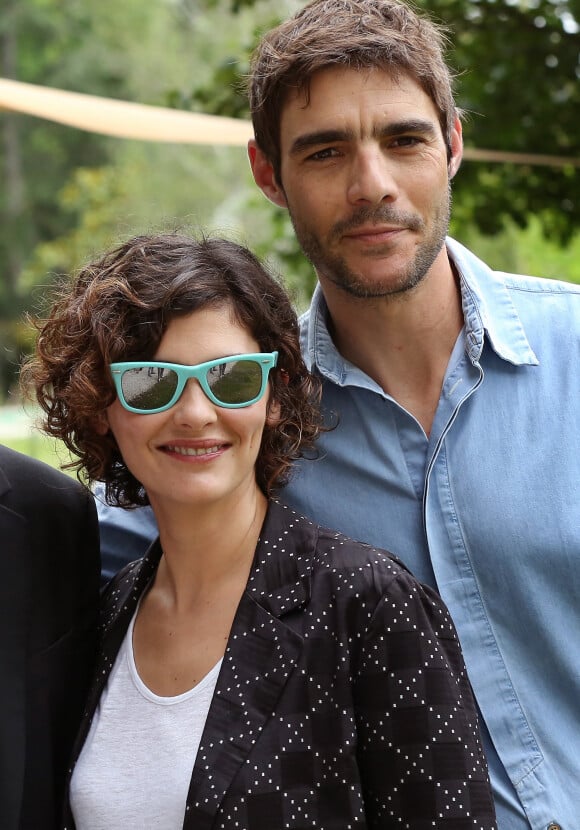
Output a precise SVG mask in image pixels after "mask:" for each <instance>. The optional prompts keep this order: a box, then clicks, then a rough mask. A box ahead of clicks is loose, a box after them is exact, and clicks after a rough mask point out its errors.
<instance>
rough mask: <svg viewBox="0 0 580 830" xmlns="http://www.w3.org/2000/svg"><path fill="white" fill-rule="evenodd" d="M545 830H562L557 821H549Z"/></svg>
mask: <svg viewBox="0 0 580 830" xmlns="http://www.w3.org/2000/svg"><path fill="white" fill-rule="evenodd" d="M546 830H562V825H561V824H558V822H557V821H551V822H550V824H548V826H547V828H546Z"/></svg>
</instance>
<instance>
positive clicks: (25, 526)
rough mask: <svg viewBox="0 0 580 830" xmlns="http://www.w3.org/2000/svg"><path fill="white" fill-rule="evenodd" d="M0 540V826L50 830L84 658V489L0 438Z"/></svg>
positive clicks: (90, 608) (92, 642) (90, 519)
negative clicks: (0, 444) (0, 442)
mask: <svg viewBox="0 0 580 830" xmlns="http://www.w3.org/2000/svg"><path fill="white" fill-rule="evenodd" d="M0 538H1V540H2V541H1V543H0V567H1V571H2V578H1V579H0V666H1V667H2V683H1V684H0V827H2V830H29V829H30V830H32V828H34V830H45V829H46V830H52V828H54V827H55V826H57V825H58V821H59V813H60V808H61V803H62V794H63V790H64V780H65V774H66V769H67V766H68V762H69V756H70V750H71V745H72V741H73V738H74V735H75V733H76V730H77V728H78V722H79V719H80V716H81V713H82V708H83V705H84V699H85V696H86V690H87V686H88V681H89V678H90V674H91V672H92V668H93V664H94V653H95V647H96V624H97V613H98V589H99V552H98V549H99V543H98V542H99V536H98V524H97V518H96V510H95V505H94V500H93V497H92V496H91V494H90V493H89V492H88V491H87V490H86V489H85V488H84V487H82V486H81V485H80V484H79V483H78V482H76V481H74V480H73V479H71V478H70V477H69V476H66V475H64V474H63V473H61V472H59V471H57V470H55V469H53V468H51V467H49V466H48V465H46V464H43V463H41V462H39V461H36V460H34V459H32V458H29V457H28V456H24V455H21V454H20V453H16V452H14V451H12V450H10V449H8V448H6V447H3V446H0Z"/></svg>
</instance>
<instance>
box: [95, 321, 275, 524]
mask: <svg viewBox="0 0 580 830" xmlns="http://www.w3.org/2000/svg"><path fill="white" fill-rule="evenodd" d="M259 351H260V347H259V345H258V343H257V341H256V340H255V339H254V337H253V336H252V335H251V334H250V333H249V331H248V330H247V329H246V328H244V327H243V326H241V325H240V324H239V323H237V322H235V320H234V319H233V316H232V314H231V311H230V309H229V307H228V306H224V307H222V308H217V309H216V308H207V309H201V310H199V311H194V312H192V313H191V314H188V315H187V316H184V317H177V318H175V319H174V320H172V322H171V323H170V324H169V326H168V327H167V330H166V332H165V334H164V335H163V338H162V340H161V342H160V344H159V348H158V349H157V351H156V353H155V356H154V360H156V361H165V362H168V363H179V364H183V365H186V366H192V365H195V364H198V363H205V362H206V361H210V360H215V359H217V358H221V357H227V356H230V355H239V354H244V353H245V354H248V353H254V352H259ZM269 397H270V393H269V388H268V389H267V390H266V393H265V394H264V396H263V397H262V398H261V399H260V400H259V401H257V402H256V403H254V404H251V405H250V406H247V407H243V408H239V409H226V408H223V407H220V406H218V405H217V404H215V403H213V402H212V401H211V400H210V399H209V398H208V397H207V396H206V394H205V392H204V391H203V389H202V388H201V386H200V385H199V382H198V381H197V380H196V379H195V378H190V379H189V380H188V381H187V383H186V385H185V388H184V390H183V393H182V394H181V397H180V398H179V400H178V401H177V402H176V403H175V404H174V406H172V407H171V408H170V409H168V410H166V411H164V412H159V413H156V414H147V415H142V414H138V413H133V412H129V411H128V410H126V409H125V408H124V407H123V406H122V405H121V403H120V402H119V400H118V399H117V400H115V402H114V403H113V404H111V406H109V407H108V409H107V421H108V426H109V428H110V429H111V431H112V432H113V435H114V436H115V439H116V441H117V444H118V446H119V450H120V452H121V455H122V456H123V459H124V461H125V464H126V465H127V467H128V468H129V470H130V471H131V473H132V474H133V475H134V476H135V478H137V479H138V481H140V482H141V484H142V485H143V486H144V487H145V489H146V491H147V494H148V496H149V500H150V502H151V505H152V507H153V509H154V510H157V511H158V510H160V509H165V508H166V507H167V506H170V505H171V504H175V505H177V504H182V505H183V504H187V505H190V506H197V505H199V506H203V505H206V506H209V505H210V503H211V504H215V503H217V502H219V501H223V502H224V504H226V503H227V502H228V501H230V500H232V501H233V502H235V503H239V501H240V499H243V498H244V496H245V495H249V496H250V497H251V496H253V495H255V491H256V489H257V484H256V475H255V464H256V458H257V456H258V452H259V449H260V443H261V439H262V432H263V430H264V426H265V424H266V423H267V422H270V423H274V422H275V420H276V416H277V414H278V412H277V410H278V407H277V406H276V405H274V406H272V405H270V406H269Z"/></svg>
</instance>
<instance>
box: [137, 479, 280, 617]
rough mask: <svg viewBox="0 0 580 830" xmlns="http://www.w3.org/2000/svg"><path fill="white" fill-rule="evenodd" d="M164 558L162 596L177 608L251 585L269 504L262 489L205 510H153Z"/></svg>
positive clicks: (158, 585)
mask: <svg viewBox="0 0 580 830" xmlns="http://www.w3.org/2000/svg"><path fill="white" fill-rule="evenodd" d="M153 507H154V511H155V516H156V518H157V522H158V526H159V536H160V542H161V547H162V549H163V557H162V559H161V562H160V565H159V569H158V572H157V576H156V579H155V588H156V590H159V591H163V593H164V594H165V595H166V599H167V601H169V602H171V603H174V604H175V605H176V606H182V607H183V606H187V605H188V604H191V603H192V602H197V601H198V600H199V597H200V596H203V595H209V594H213V593H215V592H220V591H222V590H223V589H224V588H225V589H226V590H227V586H233V585H238V586H239V585H240V584H241V583H243V585H245V584H246V581H247V578H248V575H249V571H250V567H251V564H252V561H253V558H254V552H255V549H256V544H257V542H258V538H259V535H260V531H261V529H262V524H263V522H264V518H265V516H266V511H267V507H268V501H267V499H266V497H265V496H264V494H263V493H262V491H261V490H260V489H259V488H258V487H257V485H256V487H255V488H251V489H249V490H248V492H247V493H245V494H244V495H243V496H242V497H240V495H239V494H238V495H237V497H236V498H232V499H228V500H222V501H220V502H218V503H216V504H206V505H200V506H189V505H180V506H174V507H173V508H171V507H169V506H167V505H163V506H162V507H161V506H159V505H153Z"/></svg>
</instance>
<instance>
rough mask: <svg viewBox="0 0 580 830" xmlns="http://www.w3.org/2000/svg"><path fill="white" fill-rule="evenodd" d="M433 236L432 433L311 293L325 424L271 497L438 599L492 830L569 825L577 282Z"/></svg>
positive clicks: (572, 807)
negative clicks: (445, 254)
mask: <svg viewBox="0 0 580 830" xmlns="http://www.w3.org/2000/svg"><path fill="white" fill-rule="evenodd" d="M447 244H448V250H449V253H450V256H451V258H452V259H453V261H454V263H455V266H456V268H457V271H458V273H459V275H460V284H461V293H462V300H463V311H464V320H465V325H464V328H463V331H462V332H461V334H460V336H459V338H458V341H457V344H456V346H455V349H454V351H453V353H452V355H451V358H450V361H449V365H448V368H447V373H446V377H445V380H444V383H443V388H442V392H441V397H440V401H439V406H438V409H437V412H436V415H435V420H434V423H433V428H432V431H431V435H430V436H429V438H427V436H426V435H425V433H424V431H423V429H422V428H421V426H420V425H419V424H418V422H417V421H416V420H415V419H414V418H413V417H412V416H411V415H410V414H409V413H408V412H406V410H405V409H403V408H402V407H401V406H400V405H399V404H397V402H396V401H395V400H393V399H392V398H390V397H389V395H387V394H385V392H384V391H383V390H382V389H381V387H379V386H378V385H377V384H376V383H375V382H374V381H373V380H371V378H369V377H368V376H367V375H365V374H364V373H363V372H362V371H361V370H360V369H358V368H357V367H356V366H354V365H352V364H350V363H349V362H348V361H346V360H344V359H343V358H342V357H341V355H340V354H339V353H338V352H337V350H336V348H335V346H334V344H333V342H332V339H331V337H330V335H329V333H328V329H327V327H326V307H325V303H324V299H323V297H322V293H321V291H320V289H317V290H316V292H315V295H314V297H313V300H312V304H311V308H310V311H309V312H307V313H306V314H305V315H304V316H303V317H302V319H301V324H302V337H303V344H302V345H303V350H304V354H305V357H306V359H307V362H308V364H309V365H310V366H311V368H313V369H314V370H315V371H318V372H319V373H320V374H321V375H322V377H323V379H324V393H323V401H324V407H325V410H327V411H328V412H329V413H332V412H336V413H338V414H339V424H338V426H337V428H336V429H334V430H333V431H331V432H329V433H327V434H326V435H324V436H323V437H322V439H321V440H320V444H319V446H320V455H321V457H320V458H319V459H318V460H316V461H304V462H301V463H300V464H298V465H297V469H296V472H295V475H294V476H293V479H292V481H291V482H290V484H289V485H288V487H286V489H285V491H284V495H283V498H284V500H285V501H286V502H288V503H289V504H291V505H292V506H294V507H296V508H297V509H298V510H300V511H302V512H303V513H305V514H307V515H311V516H312V517H314V518H315V519H316V521H317V522H318V523H320V524H325V525H328V526H331V527H333V528H336V529H338V530H341V531H343V532H344V533H347V534H348V535H349V536H352V537H354V538H355V539H362V540H365V541H368V542H370V543H372V544H374V545H378V546H380V547H382V548H387V549H388V550H391V551H393V552H394V553H396V554H397V555H398V556H400V557H401V559H403V561H405V562H406V564H407V565H408V566H409V567H410V568H411V570H412V571H413V572H414V573H415V575H416V576H417V577H418V578H419V579H420V580H421V581H423V582H426V583H428V584H430V585H433V586H435V587H436V588H437V589H438V590H439V592H440V593H441V595H442V597H443V599H444V600H445V602H446V604H447V605H448V607H449V609H450V611H451V614H452V616H453V619H454V622H455V625H456V627H457V630H458V632H459V636H460V639H461V643H462V647H463V651H464V656H465V660H466V664H467V667H468V671H469V675H470V678H471V682H472V685H473V687H474V691H475V694H476V697H477V700H478V704H479V707H480V710H481V712H482V715H483V719H484V721H485V727H484V729H483V736H484V742H485V744H486V751H487V754H488V762H489V764H490V773H491V777H492V783H493V785H494V792H495V796H496V807H497V811H498V827H499V828H500V830H524V829H525V830H529V828H531V830H547V828H549V827H551V826H553V827H554V830H555V828H557V827H558V826H560V827H561V828H562V830H576V828H577V827H578V822H579V818H578V817H579V815H580V634H579V632H580V286H577V285H572V284H568V283H564V282H556V281H552V280H540V279H537V278H532V277H522V276H515V275H510V274H504V273H494V272H492V271H491V270H490V269H489V268H488V267H487V266H486V265H485V264H484V263H483V262H481V261H480V260H479V259H477V258H476V257H475V256H474V255H473V254H471V253H470V252H469V251H467V250H466V249H465V248H463V247H462V246H461V245H459V244H458V243H457V242H455V241H453V240H448V242H447ZM142 513H143V511H139V513H128V514H127V513H126V512H125V511H119V510H110V509H108V510H105V511H103V514H102V532H103V548H104V554H105V556H107V548H108V538H109V534H110V533H111V532H114V533H118V532H119V526H120V525H123V524H124V525H125V527H124V532H123V538H124V540H125V541H124V542H123V545H124V547H125V552H126V546H127V545H128V544H131V542H130V540H129V537H130V532H129V531H130V527H129V524H131V525H132V526H133V527H134V528H137V527H138V525H139V523H140V522H143V521H144V520H145V521H146V522H147V523H149V527H147V528H145V529H144V530H141V531H139V532H140V534H141V536H148V535H149V536H150V535H151V533H152V532H154V531H152V530H151V527H152V522H151V517H150V516H146V517H144V516H142V515H140V514H142ZM128 520H129V521H128ZM134 542H135V543H136V544H137V547H135V548H134V549H133V551H132V552H134V553H137V552H139V553H140V552H142V550H143V541H141V542H138V540H136V539H135V540H134ZM115 544H116V547H117V551H119V550H120V549H121V548H120V547H119V545H120V539H119V538H118V539H117V541H116V543H115ZM490 736H491V740H490ZM492 742H493V743H492ZM494 746H495V748H496V749H497V753H498V754H496V753H495V750H494ZM500 759H501V761H500ZM506 773H507V775H506ZM508 776H509V777H508Z"/></svg>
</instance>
